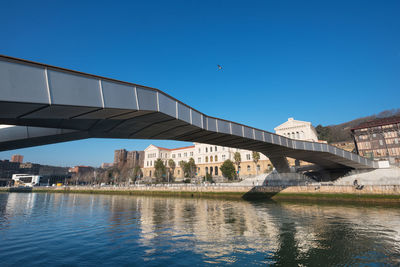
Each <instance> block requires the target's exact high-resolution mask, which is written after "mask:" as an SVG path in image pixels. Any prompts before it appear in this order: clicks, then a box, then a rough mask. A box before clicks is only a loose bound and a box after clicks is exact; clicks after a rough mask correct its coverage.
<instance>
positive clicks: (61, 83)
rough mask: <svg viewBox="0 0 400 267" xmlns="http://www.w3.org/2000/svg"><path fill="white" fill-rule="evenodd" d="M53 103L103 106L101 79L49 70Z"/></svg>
mask: <svg viewBox="0 0 400 267" xmlns="http://www.w3.org/2000/svg"><path fill="white" fill-rule="evenodd" d="M48 77H49V87H50V94H51V99H52V101H51V102H52V104H60V105H76V106H86V107H103V103H102V102H103V101H102V99H101V93H100V86H99V80H97V79H93V78H89V77H85V76H82V75H76V74H72V73H66V72H61V71H54V70H48Z"/></svg>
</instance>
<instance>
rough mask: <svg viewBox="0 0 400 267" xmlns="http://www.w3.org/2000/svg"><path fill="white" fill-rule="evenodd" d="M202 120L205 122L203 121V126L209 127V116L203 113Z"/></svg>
mask: <svg viewBox="0 0 400 267" xmlns="http://www.w3.org/2000/svg"><path fill="white" fill-rule="evenodd" d="M202 120H203V122H202V123H203V128H204V129H207V117H206V116H204V115H203V116H202Z"/></svg>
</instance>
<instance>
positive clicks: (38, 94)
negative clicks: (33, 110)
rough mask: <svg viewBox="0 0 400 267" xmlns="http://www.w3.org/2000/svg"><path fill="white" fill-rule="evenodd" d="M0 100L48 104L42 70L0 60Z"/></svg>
mask: <svg viewBox="0 0 400 267" xmlns="http://www.w3.org/2000/svg"><path fill="white" fill-rule="evenodd" d="M0 100H2V101H13V102H30V103H46V104H49V97H48V93H47V85H46V79H45V74H44V68H38V67H34V66H31V65H22V64H18V63H13V62H7V61H2V60H0Z"/></svg>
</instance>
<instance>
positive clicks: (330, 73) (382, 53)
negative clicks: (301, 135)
mask: <svg viewBox="0 0 400 267" xmlns="http://www.w3.org/2000/svg"><path fill="white" fill-rule="evenodd" d="M399 14H400V1H329V2H328V1H217V0H213V1H188V0H182V1H173V0H171V1H140V2H139V1H138V2H134V1H92V2H90V1H3V2H2V4H1V16H0V25H1V27H0V33H1V34H0V53H1V54H5V55H9V56H14V57H20V58H24V59H28V60H33V61H39V62H42V63H47V64H52V65H56V66H60V67H65V68H70V69H75V70H79V71H83V72H88V73H92V74H97V75H102V76H106V77H111V78H115V79H120V80H124V81H128V82H134V83H138V84H143V85H147V86H152V87H156V88H159V89H161V90H163V91H165V92H166V93H168V94H170V95H172V96H174V97H176V98H177V99H179V100H181V101H183V102H184V103H187V104H188V105H190V106H192V107H194V108H196V109H198V110H200V111H202V112H204V113H206V114H208V115H212V116H216V117H221V118H224V119H228V120H232V121H236V122H240V123H244V124H247V125H250V126H254V127H257V128H261V129H265V130H269V131H273V128H274V127H275V126H277V125H279V124H281V123H283V122H284V121H286V120H287V118H288V117H294V118H295V119H299V120H306V121H311V122H312V123H313V124H314V125H318V124H322V125H329V124H337V123H341V122H345V121H348V120H351V119H354V118H357V117H361V116H367V115H371V114H374V113H378V112H380V111H382V110H385V109H392V108H399V106H400V105H399V102H400V101H399V100H400V15H399ZM217 64H220V65H222V66H223V71H217ZM150 143H153V144H156V145H160V146H168V147H176V146H180V145H185V143H179V142H170V141H154V140H151V141H150V140H110V139H109V140H99V139H91V140H85V141H75V142H69V143H63V144H55V145H49V146H42V147H35V148H28V149H20V150H14V151H7V152H0V159H7V158H10V156H11V155H12V154H15V153H20V154H23V155H24V156H25V160H26V161H32V162H38V163H44V164H56V165H77V164H87V165H100V164H101V162H111V161H112V159H113V151H114V149H119V148H126V149H128V150H142V149H144V148H145V147H147V145H148V144H150Z"/></svg>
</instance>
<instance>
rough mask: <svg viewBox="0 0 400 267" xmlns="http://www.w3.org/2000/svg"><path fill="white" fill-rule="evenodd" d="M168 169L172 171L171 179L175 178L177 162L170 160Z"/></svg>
mask: <svg viewBox="0 0 400 267" xmlns="http://www.w3.org/2000/svg"><path fill="white" fill-rule="evenodd" d="M168 167H169V169H170V170H171V171H170V177H174V172H175V167H176V164H175V161H174V160H173V159H169V160H168Z"/></svg>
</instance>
